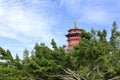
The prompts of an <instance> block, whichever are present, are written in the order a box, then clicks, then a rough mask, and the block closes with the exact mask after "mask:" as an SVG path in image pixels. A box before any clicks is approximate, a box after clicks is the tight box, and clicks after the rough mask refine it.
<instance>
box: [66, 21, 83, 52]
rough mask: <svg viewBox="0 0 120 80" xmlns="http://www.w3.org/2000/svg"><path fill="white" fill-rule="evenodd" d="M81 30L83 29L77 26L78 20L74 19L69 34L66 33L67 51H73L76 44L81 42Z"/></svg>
mask: <svg viewBox="0 0 120 80" xmlns="http://www.w3.org/2000/svg"><path fill="white" fill-rule="evenodd" d="M81 32H82V29H79V28H77V26H76V21H74V27H73V28H72V29H69V30H68V34H66V35H65V36H66V37H67V41H68V46H67V51H71V50H72V49H73V47H74V46H75V45H77V44H79V42H80V39H81V37H80V34H81Z"/></svg>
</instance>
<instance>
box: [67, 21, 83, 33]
mask: <svg viewBox="0 0 120 80" xmlns="http://www.w3.org/2000/svg"><path fill="white" fill-rule="evenodd" d="M72 30H80V31H81V30H82V29H79V28H77V26H76V21H74V26H73V28H72V29H69V30H68V32H70V31H72Z"/></svg>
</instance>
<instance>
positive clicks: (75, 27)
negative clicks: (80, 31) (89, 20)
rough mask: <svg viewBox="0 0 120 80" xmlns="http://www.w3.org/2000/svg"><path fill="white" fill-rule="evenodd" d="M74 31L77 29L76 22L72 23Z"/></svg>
mask: <svg viewBox="0 0 120 80" xmlns="http://www.w3.org/2000/svg"><path fill="white" fill-rule="evenodd" d="M74 29H77V26H76V21H74Z"/></svg>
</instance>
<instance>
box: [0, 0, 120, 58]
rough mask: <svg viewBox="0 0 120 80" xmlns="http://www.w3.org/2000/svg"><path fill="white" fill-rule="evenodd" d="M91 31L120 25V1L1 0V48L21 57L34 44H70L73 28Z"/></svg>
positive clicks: (108, 29) (109, 28)
mask: <svg viewBox="0 0 120 80" xmlns="http://www.w3.org/2000/svg"><path fill="white" fill-rule="evenodd" d="M74 20H76V21H77V26H78V28H83V29H85V30H87V31H89V30H90V29H91V28H94V29H97V30H98V29H100V30H102V29H107V31H108V37H109V36H110V30H111V27H112V23H113V21H117V24H118V27H119V25H120V0H0V46H1V47H3V48H4V49H9V50H10V51H11V52H12V55H13V56H15V55H16V53H18V55H19V56H20V57H22V55H23V50H24V49H25V48H27V49H28V50H30V51H31V50H32V49H33V47H34V44H35V43H36V42H38V43H45V44H46V45H48V46H49V47H51V46H50V42H51V39H52V38H54V39H55V41H56V43H57V45H58V46H62V45H64V44H67V42H66V37H65V36H64V35H65V34H67V30H68V29H70V28H72V27H73V23H74Z"/></svg>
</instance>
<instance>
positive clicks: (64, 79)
mask: <svg viewBox="0 0 120 80" xmlns="http://www.w3.org/2000/svg"><path fill="white" fill-rule="evenodd" d="M80 36H81V37H82V38H81V40H80V43H79V44H78V45H76V46H75V47H74V49H73V50H72V51H70V52H66V51H65V49H64V48H65V47H64V46H63V47H58V46H57V45H56V42H55V41H54V39H52V41H51V45H52V49H50V48H49V47H47V46H46V45H45V44H44V43H41V44H39V43H36V44H35V47H34V49H33V50H32V52H31V53H30V52H29V51H28V50H27V49H26V48H25V50H24V51H23V59H20V58H19V56H18V55H16V58H15V59H13V57H12V55H11V52H10V51H9V50H4V49H3V48H2V47H0V80H120V76H119V75H120V32H119V31H118V29H117V24H116V22H114V23H113V28H112V30H111V37H110V40H107V38H106V37H107V31H106V30H105V29H104V30H98V31H97V30H94V29H93V28H92V29H91V31H90V32H87V31H85V30H83V31H82V34H81V35H80Z"/></svg>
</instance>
